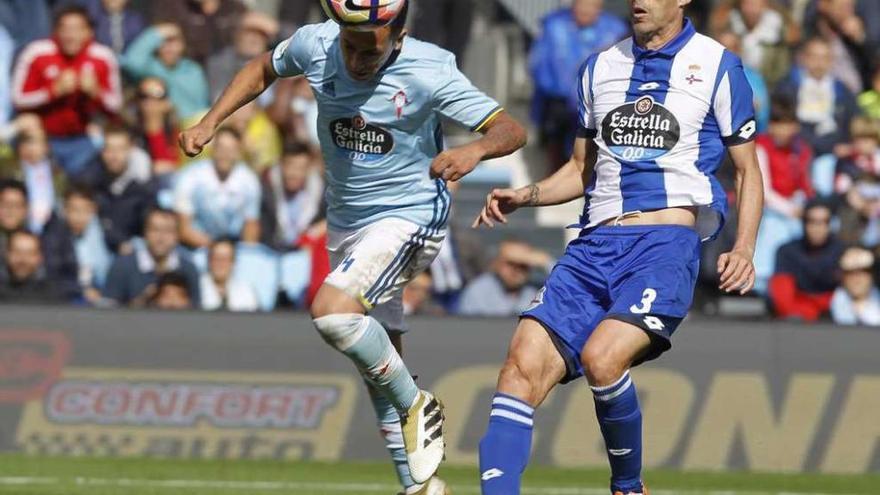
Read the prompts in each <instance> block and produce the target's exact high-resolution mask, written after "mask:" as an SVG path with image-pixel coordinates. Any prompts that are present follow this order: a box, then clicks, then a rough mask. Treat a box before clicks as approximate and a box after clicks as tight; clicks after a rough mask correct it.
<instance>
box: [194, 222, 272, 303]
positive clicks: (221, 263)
mask: <svg viewBox="0 0 880 495" xmlns="http://www.w3.org/2000/svg"><path fill="white" fill-rule="evenodd" d="M235 254H236V249H235V242H234V241H232V240H230V239H220V240H217V241H214V242H213V243H212V244H211V247H210V248H208V273H203V274H202V277H201V279H200V280H199V288H200V292H201V294H202V304H201V306H202V309H204V310H207V311H216V310H228V311H257V310H259V309H260V305H259V302H257V293H256V292H254V288H253V287H251V285H250V284H248V283H247V282H245V281H243V280H239V279H238V278H236V277H235V275H234V274H233V269H234V268H235Z"/></svg>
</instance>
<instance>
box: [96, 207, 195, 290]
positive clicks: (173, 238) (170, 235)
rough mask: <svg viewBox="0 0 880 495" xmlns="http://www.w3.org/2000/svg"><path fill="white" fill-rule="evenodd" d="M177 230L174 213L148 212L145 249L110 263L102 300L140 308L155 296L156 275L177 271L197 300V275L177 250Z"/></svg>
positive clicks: (145, 227) (137, 250)
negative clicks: (139, 306)
mask: <svg viewBox="0 0 880 495" xmlns="http://www.w3.org/2000/svg"><path fill="white" fill-rule="evenodd" d="M178 229H179V226H178V219H177V215H176V214H175V213H174V212H172V211H168V210H159V209H154V210H151V211H150V212H149V213H148V214H147V217H146V220H145V224H144V241H145V242H144V246H143V247H139V248H137V249H135V252H134V253H133V254H128V255H125V256H120V257H118V258H116V260H114V261H113V264H112V265H111V266H110V272H109V273H108V274H107V283H106V286H105V287H104V297H105V298H106V299H109V300H110V301H112V302H115V303H116V304H121V305H127V304H134V305H143V304H145V303H146V301H148V300H149V299H150V298H151V297H152V296H153V295H155V293H156V281H157V279H158V278H159V276H161V275H163V274H166V273H169V272H179V273H180V274H182V275H183V277H184V278H186V280H187V282H188V287H189V292H190V294H189V297H190V300H192V301H198V300H199V274H198V272H197V271H196V267H195V266H194V265H193V264H192V263H190V262H189V261H187V260H185V259H183V258H182V257H181V256H180V254H179V253H178V251H177V248H178V247H179V243H178V240H179V237H178Z"/></svg>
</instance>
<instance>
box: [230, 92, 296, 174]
mask: <svg viewBox="0 0 880 495" xmlns="http://www.w3.org/2000/svg"><path fill="white" fill-rule="evenodd" d="M224 125H225V126H226V127H229V128H232V129H235V130H236V131H238V133H239V134H240V135H241V138H242V151H243V158H244V161H245V162H247V163H248V165H250V166H251V168H252V169H253V170H254V171H256V172H257V173H260V172H262V171H263V170H265V169H267V168H268V167H270V166H271V165H273V164H275V163H278V160H280V159H281V153H282V149H283V147H284V144H283V139H282V137H281V133H280V132H279V131H278V126H276V125H275V123H274V122H272V120H271V119H270V118H269V115H268V114H267V113H266V111H265V110H263V109H262V108H261V107H260V106H259V105H257V102H256V101H252V102H250V103H248V104H247V105H245V106H243V107H241V108H240V109H238V111H237V112H235V113H233V114H232V115H231V116H230V117H229V118H228V119H226V122H225V123H224Z"/></svg>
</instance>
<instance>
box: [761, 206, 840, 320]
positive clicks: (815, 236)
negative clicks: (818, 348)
mask: <svg viewBox="0 0 880 495" xmlns="http://www.w3.org/2000/svg"><path fill="white" fill-rule="evenodd" d="M831 219H832V211H831V207H830V206H828V205H827V204H825V203H822V202H812V203H810V204H808V205H807V207H806V209H805V213H804V236H803V238H802V239H798V240H794V241H791V242H789V243H787V244H785V245H783V246H782V247H781V248H779V251H778V252H777V254H776V273H775V274H774V275H773V278H772V279H770V290H769V295H770V301H771V303H772V306H773V310H774V313H775V314H776V316H778V317H780V318H798V319H802V320H805V321H816V320H817V319H819V317H820V316H822V315H823V314H825V313H826V312H827V311H828V308H829V307H830V304H831V295H832V293H833V291H834V287H835V286H836V282H837V280H836V277H835V273H836V271H837V270H836V268H837V263H838V260H839V259H840V255H841V253H842V252H843V245H842V244H841V243H840V242H838V240H837V239H835V238H834V236H833V234H832V233H831Z"/></svg>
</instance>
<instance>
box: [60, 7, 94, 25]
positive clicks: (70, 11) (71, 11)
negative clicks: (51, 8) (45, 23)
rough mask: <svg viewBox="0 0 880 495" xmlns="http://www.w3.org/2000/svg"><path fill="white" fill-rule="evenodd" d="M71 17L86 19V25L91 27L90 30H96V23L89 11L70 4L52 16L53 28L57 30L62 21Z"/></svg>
mask: <svg viewBox="0 0 880 495" xmlns="http://www.w3.org/2000/svg"><path fill="white" fill-rule="evenodd" d="M69 15H78V16H80V17H82V18H83V19H85V21H86V24H88V25H89V28H90V29H92V30H94V29H95V21H94V20H93V19H92V16H90V15H89V11H88V9H86V8H85V7H83V6H81V5H76V4H70V3H68V4H66V5H62V6H61V7H58V8H57V9H55V12H54V13H53V14H52V27H53V28H57V27H58V25H59V24H61V20H62V19H64V18H65V17H67V16H69Z"/></svg>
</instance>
